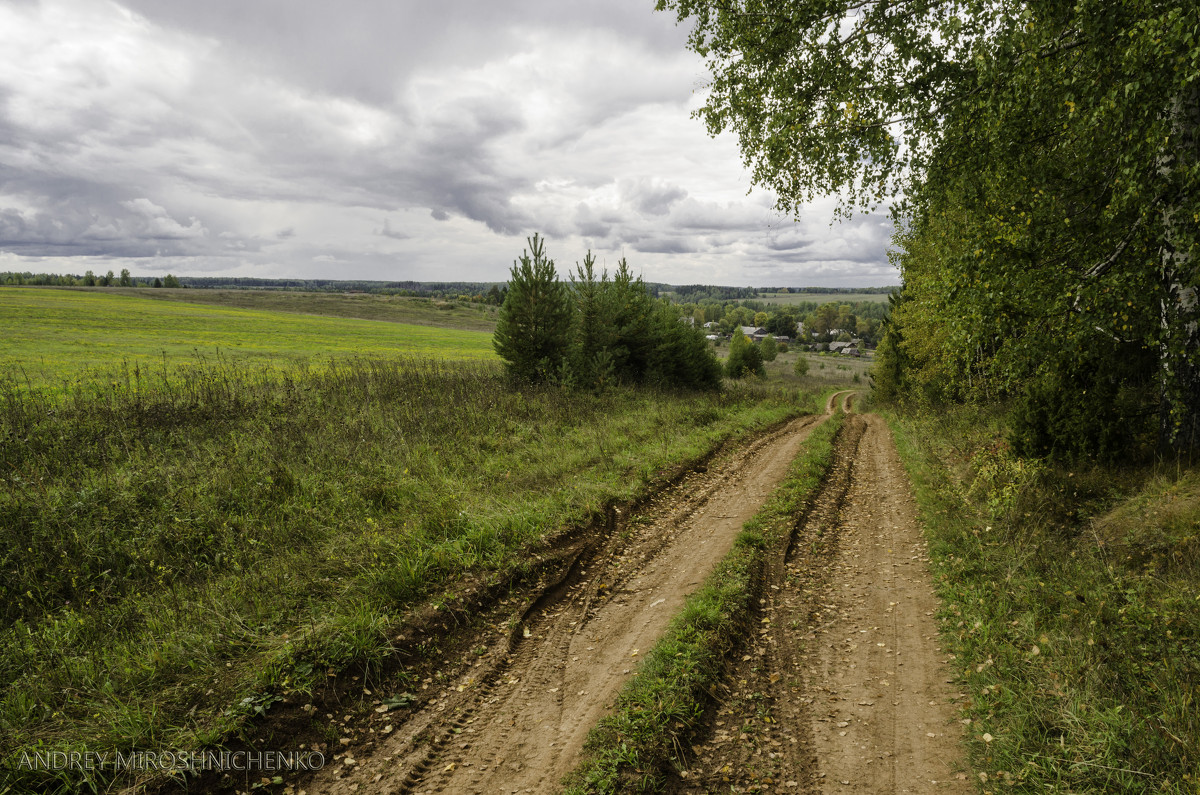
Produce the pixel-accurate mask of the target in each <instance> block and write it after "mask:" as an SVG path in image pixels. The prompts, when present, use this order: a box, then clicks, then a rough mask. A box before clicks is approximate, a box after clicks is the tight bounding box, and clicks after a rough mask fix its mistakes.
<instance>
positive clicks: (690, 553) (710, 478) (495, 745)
mask: <svg viewBox="0 0 1200 795" xmlns="http://www.w3.org/2000/svg"><path fill="white" fill-rule="evenodd" d="M823 419H824V417H811V416H810V417H803V418H800V419H797V420H795V421H793V422H791V423H789V424H788V425H786V426H785V427H784V428H782V429H780V430H777V431H776V432H774V433H772V434H769V435H767V436H766V437H763V438H760V439H759V440H757V441H756V442H755V443H753V444H752V445H750V446H748V447H746V448H743V449H741V450H739V451H736V452H734V453H733V454H731V455H730V456H728V457H726V458H724V459H720V460H716V461H714V462H712V463H711V464H710V465H709V467H708V468H707V470H706V471H703V472H697V473H694V474H693V475H691V476H689V477H687V478H685V479H684V480H683V481H682V482H680V483H679V484H678V485H677V486H676V487H674V488H672V489H670V490H669V491H668V492H666V493H664V494H662V495H661V496H659V497H658V498H657V499H655V500H654V501H653V502H652V503H651V504H650V505H648V506H647V508H646V509H645V510H642V511H639V512H638V514H637V515H635V516H630V517H618V519H617V522H616V526H615V527H614V528H613V531H612V532H611V533H609V534H608V537H607V538H606V539H603V540H602V541H601V543H599V544H598V546H597V548H596V549H594V550H589V551H588V552H586V553H585V554H583V555H582V556H581V558H580V559H579V560H578V561H577V563H576V564H575V566H574V568H573V570H572V572H571V573H570V574H569V576H568V577H567V579H566V580H565V581H564V582H563V583H562V585H561V586H559V587H558V588H557V589H556V590H552V591H551V592H549V593H547V594H546V595H545V596H543V597H542V598H541V599H540V600H539V601H538V603H536V604H535V605H534V607H533V609H532V610H529V611H525V612H524V613H521V612H518V614H516V615H515V616H514V618H513V619H512V623H514V624H516V626H515V627H513V628H512V631H504V630H505V629H506V628H504V627H499V628H497V629H498V631H497V632H496V633H495V635H494V636H493V637H494V638H495V640H494V641H493V642H492V643H491V644H490V646H488V647H485V646H481V647H480V649H479V650H478V651H477V652H476V653H477V654H478V655H479V658H478V659H477V660H476V661H475V662H474V664H471V665H468V667H467V668H466V670H465V673H462V674H461V675H459V676H458V677H457V678H456V679H454V680H452V681H450V682H449V683H448V684H440V683H439V684H435V685H434V686H435V687H438V688H440V689H441V692H435V693H434V694H433V695H432V697H431V698H429V699H428V700H427V702H426V703H425V705H424V707H423V708H421V709H420V710H418V711H416V712H415V713H413V714H412V715H411V716H409V717H408V719H407V720H406V721H405V723H404V724H403V725H399V726H391V725H384V724H385V723H388V720H387V716H386V715H381V716H379V718H378V720H376V724H377V726H373V727H372V728H371V734H372V735H374V737H375V738H376V739H375V742H374V744H373V747H372V748H370V750H369V753H365V752H364V753H361V754H359V755H358V756H357V757H356V754H355V751H354V749H353V748H347V749H346V753H345V754H338V755H336V756H335V757H334V759H333V764H331V765H330V766H329V767H327V768H326V770H324V771H322V772H321V774H320V775H319V776H317V777H316V778H315V779H313V780H310V781H308V782H306V783H305V785H304V788H305V789H307V791H308V792H321V793H327V792H328V793H339V792H357V793H360V795H361V793H377V792H378V793H382V792H388V793H393V792H413V793H417V792H449V793H475V792H479V793H513V792H533V793H548V792H558V791H561V784H560V781H561V779H562V778H563V776H564V775H566V774H567V773H568V772H570V771H571V770H572V768H573V767H574V765H575V764H576V762H577V758H578V754H579V750H580V749H581V747H582V745H583V741H584V738H585V736H586V734H587V732H588V731H589V730H590V729H591V727H592V726H593V725H594V724H595V723H596V722H597V721H598V720H599V718H600V717H601V716H602V715H603V714H604V713H605V712H606V710H607V709H609V708H610V707H611V705H612V702H613V699H614V697H615V696H616V694H617V692H618V691H619V690H620V688H621V686H622V685H623V684H624V682H625V681H626V679H627V678H628V677H629V675H630V673H631V672H632V671H634V670H635V669H636V667H637V663H638V658H639V655H640V654H641V653H642V652H643V651H645V650H648V649H649V648H650V647H651V646H652V645H653V643H654V642H655V640H656V639H657V638H658V636H659V635H660V634H661V633H662V631H663V629H664V628H665V627H666V625H667V622H668V621H669V620H670V618H671V616H672V615H674V614H675V613H676V612H678V610H679V609H680V608H681V607H682V606H683V602H684V599H685V597H686V596H687V595H688V594H689V593H690V592H691V591H693V590H694V589H695V588H696V587H697V586H698V585H699V584H700V583H701V581H702V580H703V579H704V578H705V577H706V576H707V574H708V573H709V572H710V571H711V570H712V569H713V568H714V567H715V566H716V564H717V563H718V562H719V561H720V560H721V559H722V558H723V557H724V556H725V555H726V554H727V553H728V552H729V550H730V548H731V547H732V544H733V541H734V539H735V537H736V536H737V534H738V532H739V531H740V530H741V528H742V525H743V524H745V522H746V521H747V520H749V519H750V518H751V517H752V516H753V515H754V514H755V513H756V512H757V511H758V509H759V507H761V505H762V504H763V503H764V502H765V501H766V499H767V496H768V495H769V494H770V493H771V491H772V490H773V489H774V487H775V485H776V484H777V483H778V482H779V481H780V479H781V478H782V477H783V475H784V473H785V472H786V470H787V468H788V466H789V464H790V463H791V461H792V460H793V458H795V456H796V454H797V453H798V452H799V449H800V446H801V444H802V443H803V441H804V439H805V438H806V437H807V435H808V434H809V432H811V430H812V429H813V428H814V427H815V426H816V424H817V423H818V422H819V421H821V420H823ZM517 619H519V621H518V620H517ZM425 685H426V686H427V687H428V686H429V685H430V682H428V681H427V682H426V683H425ZM381 735H382V736H381Z"/></svg>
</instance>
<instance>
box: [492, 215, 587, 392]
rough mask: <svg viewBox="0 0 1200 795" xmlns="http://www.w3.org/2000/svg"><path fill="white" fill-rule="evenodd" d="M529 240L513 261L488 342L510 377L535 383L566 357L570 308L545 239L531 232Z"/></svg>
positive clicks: (557, 370)
mask: <svg viewBox="0 0 1200 795" xmlns="http://www.w3.org/2000/svg"><path fill="white" fill-rule="evenodd" d="M527 242H528V243H529V249H528V250H527V251H523V252H521V258H520V259H519V260H517V261H516V262H514V263H513V266H512V270H511V272H510V278H509V282H508V295H507V297H506V298H505V299H504V305H503V306H501V307H500V315H499V318H498V322H497V324H496V333H495V336H494V337H493V340H492V344H493V346H494V347H495V349H496V353H497V354H499V356H500V358H501V359H503V360H504V361H505V368H506V370H507V371H508V374H509V375H510V376H511V377H513V378H514V379H516V380H518V381H528V382H534V383H536V382H539V381H543V380H546V378H547V377H549V376H551V375H554V374H557V373H560V372H561V371H562V370H563V366H564V364H565V363H566V362H567V355H568V352H569V349H570V341H571V322H572V315H573V308H572V306H571V300H570V295H569V294H568V292H567V287H566V285H565V284H563V283H562V282H560V281H559V280H558V274H557V273H556V272H555V270H554V260H550V259H547V258H546V244H545V241H544V240H543V239H542V238H541V237H539V236H538V235H536V234H535V235H534V236H533V237H532V238H530V239H528V241H527Z"/></svg>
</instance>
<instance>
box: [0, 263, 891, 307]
mask: <svg viewBox="0 0 1200 795" xmlns="http://www.w3.org/2000/svg"><path fill="white" fill-rule="evenodd" d="M0 285H26V286H41V287H191V288H196V289H203V290H289V291H295V292H358V293H380V294H384V295H408V296H426V297H433V298H456V299H459V300H473V301H479V302H483V303H497V304H498V303H501V302H502V301H503V297H504V293H505V292H506V290H505V288H506V286H507V282H414V281H399V282H386V281H366V280H345V279H259V278H251V277H229V276H172V275H170V274H168V275H166V276H161V277H158V276H155V277H148V276H132V275H130V273H129V271H128V270H123V271H121V273H120V274H119V275H114V274H113V272H112V271H109V272H108V273H106V274H104V275H102V276H98V275H96V274H94V273H92V272H91V271H87V272H86V273H85V274H83V275H82V276H76V275H73V274H55V273H29V272H25V273H17V272H9V271H6V272H0ZM646 289H647V291H649V292H650V293H651V294H652V295H653V296H654V297H656V298H667V299H668V300H670V301H671V302H672V303H678V304H697V303H701V302H704V301H723V302H724V301H745V300H751V301H752V300H755V299H762V298H764V297H766V296H767V295H769V294H772V293H810V294H821V295H886V294H888V293H892V292H895V291H896V290H898V289H899V288H898V287H724V286H719V285H709V284H688V285H671V284H665V283H658V282H647V283H646Z"/></svg>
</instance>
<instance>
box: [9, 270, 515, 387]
mask: <svg viewBox="0 0 1200 795" xmlns="http://www.w3.org/2000/svg"><path fill="white" fill-rule="evenodd" d="M144 292H146V293H150V292H151V291H149V290H146V291H144ZM179 292H184V291H179ZM188 292H200V291H188ZM435 311H436V310H435ZM0 337H2V338H3V339H4V340H5V345H4V350H3V352H0V372H7V373H8V374H10V375H12V376H14V377H16V378H17V379H18V380H19V381H21V382H26V381H28V382H29V383H32V384H34V385H38V384H50V385H56V386H57V385H59V384H61V383H62V382H64V381H76V380H79V379H81V378H85V377H86V376H87V375H88V374H89V372H96V371H99V372H111V371H113V370H115V369H116V368H118V367H120V366H121V365H122V363H128V364H129V365H133V364H150V363H156V364H162V363H163V360H164V357H165V358H166V360H167V363H169V364H179V363H182V362H187V361H194V360H196V359H197V357H198V355H199V357H204V358H211V357H214V356H216V355H217V354H218V353H219V354H220V355H222V356H225V357H229V358H234V359H251V360H258V361H260V362H261V361H277V362H283V361H286V362H295V361H302V360H309V359H312V358H313V357H320V358H327V357H335V358H343V357H347V356H391V355H396V354H407V355H415V354H419V355H421V356H424V357H436V358H442V359H455V360H472V361H480V360H494V359H495V353H494V352H493V350H492V339H491V334H490V333H488V332H486V331H468V330H462V329H451V328H436V327H432V326H428V325H412V324H405V323H396V322H385V321H381V320H363V319H358V318H348V317H326V316H317V315H306V314H296V313H294V312H276V311H267V310H262V309H249V308H242V307H233V306H211V305H200V304H195V303H183V302H174V301H162V300H158V301H151V300H146V299H145V298H142V297H140V296H138V295H131V294H129V292H127V293H126V294H123V295H122V294H113V293H109V292H107V291H105V292H101V291H78V290H54V289H37V288H19V287H5V288H0Z"/></svg>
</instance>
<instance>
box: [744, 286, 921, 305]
mask: <svg viewBox="0 0 1200 795" xmlns="http://www.w3.org/2000/svg"><path fill="white" fill-rule="evenodd" d="M897 289H898V288H897ZM754 300H755V301H762V302H763V303H764V304H786V305H790V304H806V303H816V304H832V303H838V304H853V303H855V302H858V301H873V302H875V303H877V304H886V303H887V300H888V294H887V293H759V294H758V296H757V297H756V298H755V299H754Z"/></svg>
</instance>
